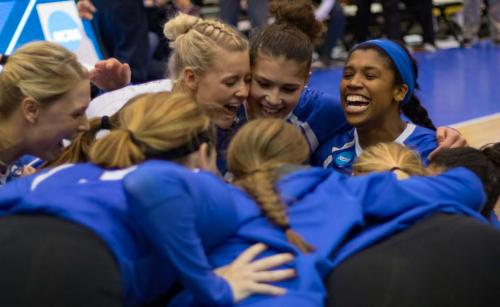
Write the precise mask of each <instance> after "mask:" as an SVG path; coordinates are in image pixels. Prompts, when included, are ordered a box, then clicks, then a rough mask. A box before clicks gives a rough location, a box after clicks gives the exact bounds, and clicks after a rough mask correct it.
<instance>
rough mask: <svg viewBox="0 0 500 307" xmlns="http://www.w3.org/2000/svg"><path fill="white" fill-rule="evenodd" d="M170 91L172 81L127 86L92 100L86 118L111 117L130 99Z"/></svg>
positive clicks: (163, 80)
mask: <svg viewBox="0 0 500 307" xmlns="http://www.w3.org/2000/svg"><path fill="white" fill-rule="evenodd" d="M171 90H172V81H171V80H170V79H162V80H156V81H151V82H147V83H142V84H138V85H129V86H126V87H124V88H121V89H118V90H115V91H111V92H107V93H104V94H102V95H100V96H97V97H96V98H94V99H93V100H92V101H91V102H90V105H89V107H88V108H87V112H86V114H87V117H88V118H92V117H101V116H104V115H107V116H111V115H113V114H115V113H116V112H117V111H118V110H120V109H121V108H122V107H123V105H124V104H125V103H126V102H127V101H129V99H130V98H132V97H135V96H137V95H139V94H145V93H157V92H163V91H171Z"/></svg>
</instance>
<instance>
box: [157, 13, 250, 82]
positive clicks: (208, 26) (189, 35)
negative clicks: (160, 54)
mask: <svg viewBox="0 0 500 307" xmlns="http://www.w3.org/2000/svg"><path fill="white" fill-rule="evenodd" d="M163 33H164V34H165V37H167V38H168V39H169V40H170V41H171V43H170V46H171V47H172V49H174V52H173V54H172V55H171V57H170V59H169V64H168V68H169V77H170V78H171V79H172V80H174V81H177V82H179V81H180V80H179V79H180V77H181V75H182V71H183V70H184V69H185V68H186V67H191V68H192V69H193V70H194V71H195V72H196V73H197V74H199V75H202V74H203V73H205V72H206V71H208V70H209V69H210V68H211V67H212V66H213V63H214V58H215V55H214V54H215V52H216V51H217V50H219V49H223V50H227V51H239V52H243V51H247V50H248V40H247V39H246V38H245V37H244V36H243V35H242V34H241V33H239V32H238V31H237V30H236V29H234V28H233V27H231V26H230V25H227V24H225V23H222V22H220V21H217V20H205V19H201V18H199V17H195V16H190V15H186V14H183V13H179V14H178V15H177V16H175V17H174V18H173V19H171V20H169V21H168V22H167V23H166V24H165V26H164V28H163Z"/></svg>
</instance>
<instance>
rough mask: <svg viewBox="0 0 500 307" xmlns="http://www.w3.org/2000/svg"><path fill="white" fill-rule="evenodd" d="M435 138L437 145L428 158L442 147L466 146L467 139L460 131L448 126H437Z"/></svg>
mask: <svg viewBox="0 0 500 307" xmlns="http://www.w3.org/2000/svg"><path fill="white" fill-rule="evenodd" d="M436 138H437V141H438V145H439V146H438V147H437V148H436V149H435V150H434V151H433V152H431V153H430V155H429V159H430V160H432V157H434V155H435V154H436V153H437V152H439V151H440V150H441V149H443V148H456V147H465V146H467V140H466V139H465V138H464V137H463V136H462V134H460V132H459V131H458V130H456V129H454V128H450V127H438V128H437V131H436Z"/></svg>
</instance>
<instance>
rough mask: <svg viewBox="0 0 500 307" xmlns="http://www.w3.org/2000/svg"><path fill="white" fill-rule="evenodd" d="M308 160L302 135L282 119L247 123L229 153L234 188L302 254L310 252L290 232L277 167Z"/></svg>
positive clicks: (307, 148) (302, 241) (307, 151)
mask: <svg viewBox="0 0 500 307" xmlns="http://www.w3.org/2000/svg"><path fill="white" fill-rule="evenodd" d="M308 156H309V147H308V145H307V142H306V140H305V138H304V136H303V135H302V133H301V132H300V131H299V130H298V129H297V128H296V127H294V126H293V125H291V124H289V123H287V122H285V121H283V120H281V119H257V120H253V121H250V122H248V123H247V124H246V125H244V126H243V127H242V128H241V129H240V130H239V131H238V132H237V133H236V135H235V136H234V138H233V140H232V141H231V144H230V145H229V150H228V169H229V171H230V172H231V173H232V174H233V175H234V179H235V180H234V184H235V185H237V186H239V187H241V188H243V189H244V190H245V191H246V192H247V193H248V194H249V195H250V196H251V197H252V198H253V199H254V200H255V201H256V202H257V204H258V205H259V206H260V207H261V209H262V211H263V212H264V214H265V215H266V217H267V218H268V219H269V220H270V221H271V222H272V223H273V224H275V225H276V226H278V227H280V228H281V229H282V230H283V231H285V234H286V237H287V239H288V241H289V242H290V243H292V244H294V245H296V246H297V247H298V248H299V249H300V250H301V251H302V252H310V251H312V250H313V248H312V247H311V246H310V245H308V244H307V243H306V242H304V240H303V239H302V238H301V237H300V236H299V235H298V234H297V233H295V232H294V231H292V230H291V229H290V224H289V221H288V216H287V214H286V207H285V205H284V204H283V203H282V201H281V198H280V196H279V195H278V192H277V191H276V188H275V183H276V180H277V174H276V169H277V168H278V167H280V166H282V165H284V164H303V163H304V162H305V161H306V160H307V158H308Z"/></svg>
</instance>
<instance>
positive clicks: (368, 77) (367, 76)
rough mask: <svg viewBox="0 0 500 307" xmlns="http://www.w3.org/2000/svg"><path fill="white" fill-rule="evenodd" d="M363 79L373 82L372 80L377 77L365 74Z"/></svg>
mask: <svg viewBox="0 0 500 307" xmlns="http://www.w3.org/2000/svg"><path fill="white" fill-rule="evenodd" d="M365 77H366V79H368V80H373V79H376V78H377V76H376V75H374V74H366V75H365Z"/></svg>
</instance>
